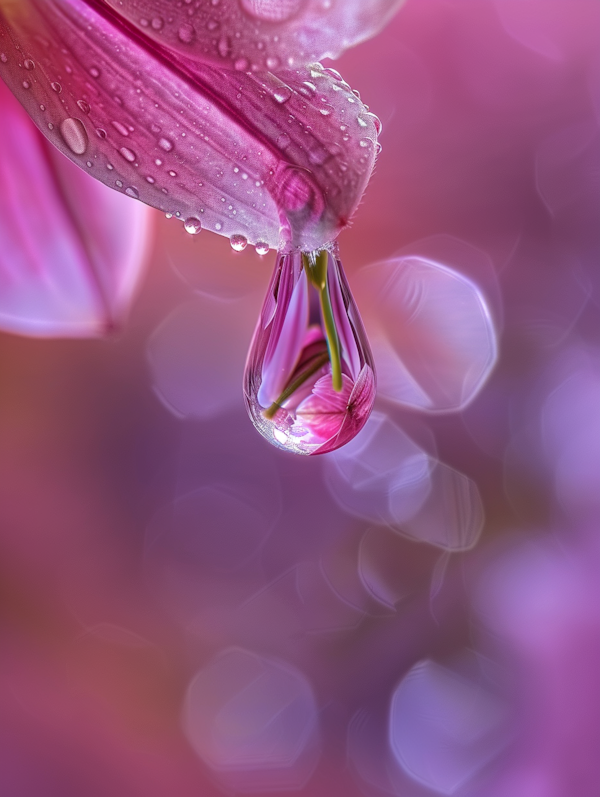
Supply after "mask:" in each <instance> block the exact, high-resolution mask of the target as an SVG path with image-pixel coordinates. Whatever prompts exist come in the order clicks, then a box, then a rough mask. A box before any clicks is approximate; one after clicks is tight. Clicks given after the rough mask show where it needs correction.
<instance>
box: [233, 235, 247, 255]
mask: <svg viewBox="0 0 600 797" xmlns="http://www.w3.org/2000/svg"><path fill="white" fill-rule="evenodd" d="M229 243H230V244H231V248H232V249H233V250H234V251H235V252H243V251H244V249H245V248H246V246H247V245H248V239H247V238H246V236H245V235H232V236H231V238H230V239H229Z"/></svg>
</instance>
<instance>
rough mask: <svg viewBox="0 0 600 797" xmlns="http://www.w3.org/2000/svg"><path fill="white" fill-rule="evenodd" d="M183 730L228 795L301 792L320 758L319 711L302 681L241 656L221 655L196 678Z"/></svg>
mask: <svg viewBox="0 0 600 797" xmlns="http://www.w3.org/2000/svg"><path fill="white" fill-rule="evenodd" d="M183 724H184V729H185V732H186V734H187V737H188V740H189V741H190V744H191V745H192V747H193V748H194V750H195V752H196V753H197V755H198V756H199V757H200V758H201V759H202V760H203V761H204V763H205V764H206V765H207V766H208V767H209V768H210V769H211V770H212V772H213V774H214V776H215V778H216V780H217V781H218V783H219V785H220V786H222V787H223V788H225V789H227V790H233V791H240V792H253V793H259V792H264V791H278V790H294V789H300V788H302V787H303V786H304V784H305V783H306V782H307V781H308V779H309V778H310V776H311V775H312V773H313V771H314V768H315V766H316V764H317V760H318V757H319V748H320V744H319V728H318V719H317V705H316V702H315V698H314V695H313V691H312V689H311V686H310V684H309V683H308V681H307V679H306V678H305V676H304V675H303V674H302V673H301V672H300V671H299V670H297V669H296V668H294V667H292V666H290V665H288V664H286V663H284V662H281V661H276V660H274V659H267V658H263V657H261V656H258V655H257V654H255V653H252V652H250V651H247V650H243V649H241V648H230V649H228V650H225V651H223V652H221V653H220V654H219V655H218V656H216V657H215V658H214V659H213V660H212V661H211V662H209V663H208V665H207V666H206V667H204V668H203V669H201V670H200V671H199V672H198V673H197V674H196V676H195V677H194V679H193V680H192V682H191V683H190V686H189V688H188V691H187V696H186V700H185V706H184V717H183Z"/></svg>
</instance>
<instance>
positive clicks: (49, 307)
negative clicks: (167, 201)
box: [0, 82, 150, 337]
mask: <svg viewBox="0 0 600 797" xmlns="http://www.w3.org/2000/svg"><path fill="white" fill-rule="evenodd" d="M0 113H1V115H2V125H0V184H1V186H2V190H1V191H0V327H1V328H2V329H4V330H7V331H10V332H17V333H20V334H26V335H42V336H46V335H52V336H56V335H59V336H67V337H73V336H74V337H79V336H86V335H101V334H103V333H105V332H106V331H107V330H109V329H111V328H113V327H114V326H115V325H117V324H119V323H120V322H121V321H122V320H123V318H124V316H125V315H126V313H127V310H128V309H129V305H130V303H131V300H132V298H133V295H134V293H135V291H136V288H137V286H138V284H139V279H140V276H141V274H142V271H143V266H144V261H145V255H146V253H147V245H148V233H149V229H150V227H149V225H150V211H149V210H148V209H147V208H145V207H143V206H141V205H138V204H136V203H134V202H129V201H128V200H127V199H126V198H125V197H122V196H119V195H118V194H115V193H114V192H112V191H109V190H108V189H107V188H105V186H103V185H101V184H100V183H97V182H96V181H95V180H92V179H90V178H89V177H87V176H86V175H85V174H84V173H83V172H81V171H80V170H79V169H76V168H75V167H74V166H73V164H71V163H70V162H69V161H68V160H67V159H66V158H64V157H63V156H62V155H61V154H60V153H59V152H57V151H56V150H54V148H53V147H51V146H50V145H49V144H48V143H47V142H46V141H45V140H44V138H43V137H42V136H41V135H40V134H39V132H38V131H37V130H36V129H35V127H34V126H33V124H32V123H31V121H30V120H29V118H28V117H27V115H26V114H25V112H24V111H23V109H22V108H21V106H20V105H19V104H18V103H17V101H16V100H15V98H14V97H13V96H12V94H11V93H10V92H9V91H8V89H7V88H6V87H5V86H4V84H3V83H2V82H0Z"/></svg>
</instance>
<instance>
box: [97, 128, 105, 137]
mask: <svg viewBox="0 0 600 797" xmlns="http://www.w3.org/2000/svg"><path fill="white" fill-rule="evenodd" d="M96 135H97V136H98V138H106V130H104V128H102V127H97V128H96Z"/></svg>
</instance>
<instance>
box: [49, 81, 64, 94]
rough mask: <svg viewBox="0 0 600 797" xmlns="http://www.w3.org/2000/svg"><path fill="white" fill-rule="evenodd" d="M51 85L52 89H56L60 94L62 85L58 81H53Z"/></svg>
mask: <svg viewBox="0 0 600 797" xmlns="http://www.w3.org/2000/svg"><path fill="white" fill-rule="evenodd" d="M50 87H51V88H52V91H55V92H56V93H57V94H60V93H61V91H62V86H61V85H60V83H57V82H56V81H54V83H51V84H50Z"/></svg>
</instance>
